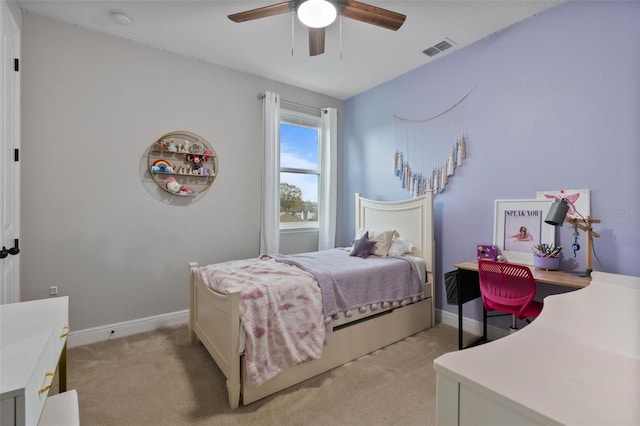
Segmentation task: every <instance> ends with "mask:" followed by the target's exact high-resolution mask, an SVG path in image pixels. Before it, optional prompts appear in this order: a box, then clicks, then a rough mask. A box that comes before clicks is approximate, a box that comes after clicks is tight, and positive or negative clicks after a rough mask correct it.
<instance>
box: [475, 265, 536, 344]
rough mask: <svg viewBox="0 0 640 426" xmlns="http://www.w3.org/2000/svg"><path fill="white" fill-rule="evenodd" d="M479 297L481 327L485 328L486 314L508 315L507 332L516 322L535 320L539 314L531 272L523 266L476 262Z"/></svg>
mask: <svg viewBox="0 0 640 426" xmlns="http://www.w3.org/2000/svg"><path fill="white" fill-rule="evenodd" d="M478 277H479V280H480V294H481V296H482V305H483V307H484V309H483V316H484V318H483V324H484V327H485V330H484V332H485V336H486V327H487V317H488V316H487V311H500V312H505V313H504V314H497V315H491V316H501V315H511V316H512V317H511V329H512V330H516V329H517V328H518V327H517V324H516V319H525V320H527V322H530V320H529V318H535V317H537V316H538V315H539V314H540V312H541V311H542V306H543V305H542V303H541V302H537V301H535V300H533V297H534V296H535V295H536V281H535V280H534V279H533V274H532V273H531V270H530V269H529V268H528V267H527V266H524V265H517V264H513V263H505V262H493V261H491V260H480V261H479V262H478Z"/></svg>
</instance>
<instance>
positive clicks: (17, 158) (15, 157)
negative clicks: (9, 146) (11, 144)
mask: <svg viewBox="0 0 640 426" xmlns="http://www.w3.org/2000/svg"><path fill="white" fill-rule="evenodd" d="M13 161H15V162H18V161H20V150H19V149H18V148H15V149H14V150H13Z"/></svg>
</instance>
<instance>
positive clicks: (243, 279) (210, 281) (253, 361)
mask: <svg viewBox="0 0 640 426" xmlns="http://www.w3.org/2000/svg"><path fill="white" fill-rule="evenodd" d="M199 272H200V277H201V279H202V281H203V282H204V284H205V285H207V286H208V287H210V288H212V289H214V290H216V291H218V292H221V293H224V292H225V291H226V290H227V289H228V288H230V287H240V288H241V289H242V290H241V293H240V319H241V322H242V326H243V328H244V331H245V333H246V337H247V340H246V347H245V364H246V368H247V377H246V382H247V383H248V384H249V385H252V386H258V385H260V384H262V383H264V382H266V381H267V380H269V379H271V378H273V377H274V376H275V375H277V374H278V373H279V372H281V371H283V370H284V369H286V368H287V367H290V366H292V365H296V364H300V363H303V362H306V361H311V360H314V359H318V358H320V355H321V354H322V346H323V343H324V338H325V327H324V322H323V315H322V295H321V292H320V287H319V286H318V283H317V281H316V279H315V278H314V276H313V275H312V274H310V273H308V272H305V271H303V270H301V269H299V268H297V267H295V266H291V265H287V264H285V263H280V262H276V261H275V260H273V259H271V258H268V257H263V258H260V259H245V260H234V261H230V262H225V263H219V264H215V265H208V266H205V267H202V268H200V270H199Z"/></svg>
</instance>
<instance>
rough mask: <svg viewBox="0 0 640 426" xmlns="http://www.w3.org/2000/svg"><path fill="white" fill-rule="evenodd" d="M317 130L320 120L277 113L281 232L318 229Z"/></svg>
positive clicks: (288, 113)
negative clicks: (278, 118) (278, 122)
mask: <svg viewBox="0 0 640 426" xmlns="http://www.w3.org/2000/svg"><path fill="white" fill-rule="evenodd" d="M320 129H321V122H320V117H319V116H314V115H309V114H304V113H300V112H296V111H290V110H285V109H282V110H281V111H280V229H291V228H294V229H299V228H317V227H318V212H319V211H320V210H319V208H318V207H319V205H318V200H319V194H320V175H321V164H320V141H321V138H320Z"/></svg>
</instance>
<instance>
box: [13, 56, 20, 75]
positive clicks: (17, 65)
mask: <svg viewBox="0 0 640 426" xmlns="http://www.w3.org/2000/svg"><path fill="white" fill-rule="evenodd" d="M13 70H14V71H16V72H18V71H20V58H13Z"/></svg>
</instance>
